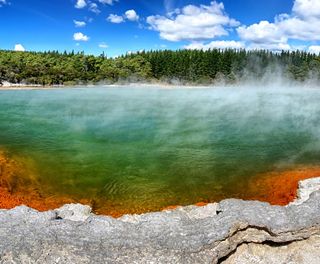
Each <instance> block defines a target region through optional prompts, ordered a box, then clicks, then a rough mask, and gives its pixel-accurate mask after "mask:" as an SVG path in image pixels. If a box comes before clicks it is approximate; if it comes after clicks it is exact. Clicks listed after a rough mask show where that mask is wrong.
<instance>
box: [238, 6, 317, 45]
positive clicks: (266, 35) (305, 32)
mask: <svg viewBox="0 0 320 264" xmlns="http://www.w3.org/2000/svg"><path fill="white" fill-rule="evenodd" d="M237 32H238V34H239V37H240V38H241V39H242V40H243V41H247V42H248V45H249V47H250V48H252V47H255V48H270V49H290V48H292V47H290V46H289V44H288V41H289V40H291V39H292V40H302V41H314V40H320V1H319V0H295V1H294V5H293V8H292V11H291V13H290V14H281V15H278V16H277V17H275V19H274V21H273V22H268V21H261V22H259V23H256V24H253V25H249V26H241V27H239V28H238V29H237Z"/></svg>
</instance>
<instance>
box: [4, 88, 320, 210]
mask: <svg viewBox="0 0 320 264" xmlns="http://www.w3.org/2000/svg"><path fill="white" fill-rule="evenodd" d="M319 102H320V91H318V90H316V89H303V88H299V89H298V88H294V89H293V88H291V89H289V88H288V89H252V88H215V89H186V88H185V89H183V88H181V89H161V88H159V89H157V88H150V87H149V88H123V87H122V88H119V87H114V88H103V87H100V88H99V87H96V88H79V89H74V88H73V89H56V90H28V91H0V147H3V148H5V149H6V150H8V151H9V152H10V153H12V154H14V155H20V156H26V157H29V158H30V159H31V160H32V161H33V162H34V164H35V165H36V171H37V175H38V180H39V183H40V186H41V192H42V195H43V196H52V195H57V196H59V195H61V196H69V197H72V198H75V199H82V198H86V199H92V200H94V201H95V202H96V204H95V206H96V207H98V208H99V207H103V206H104V205H105V204H108V205H110V204H111V205H112V206H113V207H114V209H115V210H116V209H117V208H119V209H123V208H125V207H127V208H128V210H129V211H130V210H134V209H135V208H146V209H147V210H158V209H160V208H162V207H164V206H168V205H175V204H183V205H184V204H192V203H196V202H199V201H214V200H217V199H221V198H226V197H241V196H242V194H243V193H244V192H245V191H246V186H247V185H248V183H249V182H250V179H252V177H254V176H255V175H257V174H259V173H264V172H268V171H272V170H276V169H281V168H290V167H292V166H296V165H310V164H313V165H314V164H318V162H319V161H320V140H319V139H320V122H319V121H320V104H319Z"/></svg>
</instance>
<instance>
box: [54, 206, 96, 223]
mask: <svg viewBox="0 0 320 264" xmlns="http://www.w3.org/2000/svg"><path fill="white" fill-rule="evenodd" d="M55 211H56V214H57V218H61V219H65V220H71V221H85V220H87V219H88V218H89V216H90V214H91V207H90V206H88V205H82V204H65V205H64V206H62V207H60V208H59V209H56V210H55Z"/></svg>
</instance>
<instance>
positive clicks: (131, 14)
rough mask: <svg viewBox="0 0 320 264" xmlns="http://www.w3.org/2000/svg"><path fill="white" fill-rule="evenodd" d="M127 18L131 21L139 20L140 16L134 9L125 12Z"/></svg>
mask: <svg viewBox="0 0 320 264" xmlns="http://www.w3.org/2000/svg"><path fill="white" fill-rule="evenodd" d="M125 17H126V18H127V19H128V20H130V21H137V20H139V16H138V14H137V12H136V11H135V10H133V9H131V10H128V11H126V12H125Z"/></svg>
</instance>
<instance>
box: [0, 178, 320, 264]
mask: <svg viewBox="0 0 320 264" xmlns="http://www.w3.org/2000/svg"><path fill="white" fill-rule="evenodd" d="M311 185H312V194H311V195H310V196H309V198H308V199H307V200H305V201H303V202H301V203H297V204H291V205H289V206H286V207H282V206H271V205H270V204H268V203H262V202H257V201H242V200H236V199H229V200H224V201H222V202H220V203H218V204H208V205H206V206H204V207H194V206H188V207H179V208H177V209H176V210H171V211H163V212H157V213H148V214H143V215H133V216H130V215H126V216H123V217H121V218H118V219H114V218H112V217H106V216H97V215H94V214H91V213H90V208H89V207H88V206H82V205H79V204H78V205H65V206H63V207H62V208H60V209H57V210H54V211H47V212H43V213H40V212H38V211H36V210H33V209H30V208H28V207H25V206H20V207H17V208H15V209H12V210H0V262H1V263H14V262H15V263H228V264H229V263H273V261H274V260H277V261H276V263H289V262H290V263H319V262H315V261H317V260H319V256H320V253H318V251H319V250H318V251H317V250H316V249H319V247H318V245H319V236H320V191H319V190H320V186H318V185H317V184H316V186H318V187H316V186H315V185H314V184H313V183H312V184H311ZM300 186H306V188H308V186H309V184H303V183H302V184H300ZM301 197H302V196H301ZM303 197H305V195H303ZM70 220H71V221H70ZM289 260H290V261H289ZM309 260H312V261H314V262H312V261H311V262H308V261H309ZM250 261H251V262H250Z"/></svg>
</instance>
